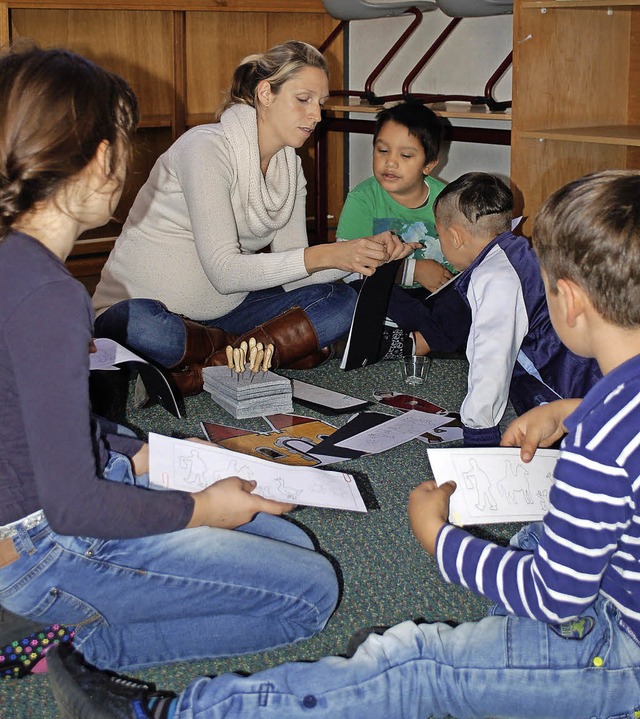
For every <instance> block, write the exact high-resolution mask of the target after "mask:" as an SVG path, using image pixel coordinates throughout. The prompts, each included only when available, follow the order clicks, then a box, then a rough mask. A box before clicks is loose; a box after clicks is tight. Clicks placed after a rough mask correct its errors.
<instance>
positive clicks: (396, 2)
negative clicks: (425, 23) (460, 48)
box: [322, 0, 438, 20]
mask: <svg viewBox="0 0 640 719" xmlns="http://www.w3.org/2000/svg"><path fill="white" fill-rule="evenodd" d="M322 4H323V5H324V9H325V10H326V11H327V12H328V13H329V15H331V17H334V18H336V20H368V19H370V18H376V17H389V16H390V15H402V14H403V13H405V12H406V11H407V10H408V9H409V8H412V7H415V8H417V9H418V10H421V11H422V12H428V11H429V10H436V9H437V7H438V6H437V4H436V2H435V0H416V2H407V0H322Z"/></svg>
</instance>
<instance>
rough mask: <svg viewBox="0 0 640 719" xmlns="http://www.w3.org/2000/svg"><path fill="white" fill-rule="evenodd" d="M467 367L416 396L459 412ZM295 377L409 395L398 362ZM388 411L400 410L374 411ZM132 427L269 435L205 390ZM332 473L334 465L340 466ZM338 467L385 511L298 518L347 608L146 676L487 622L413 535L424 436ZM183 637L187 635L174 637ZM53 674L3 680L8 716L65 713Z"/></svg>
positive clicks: (217, 669) (206, 670) (478, 603)
mask: <svg viewBox="0 0 640 719" xmlns="http://www.w3.org/2000/svg"><path fill="white" fill-rule="evenodd" d="M466 373H467V364H466V361H464V360H460V359H434V360H433V366H432V370H431V375H430V378H429V382H428V384H427V385H426V386H425V387H423V388H418V389H417V390H412V392H413V393H414V394H416V395H418V396H421V397H424V398H426V399H428V400H430V401H431V402H434V403H436V404H439V405H441V406H443V407H446V408H447V409H450V410H457V409H459V407H460V403H461V402H462V399H463V398H464V395H465V392H466ZM284 374H286V375H287V376H289V377H298V378H300V379H304V380H305V381H308V382H311V383H314V384H318V385H323V386H326V387H330V388H332V389H336V390H338V391H341V392H344V393H347V394H351V395H355V396H357V397H362V398H364V399H372V394H373V392H374V391H376V390H396V391H406V390H405V386H404V385H403V383H402V380H401V377H400V367H399V363H396V362H383V363H379V364H377V365H374V366H372V367H367V368H363V369H359V370H354V371H350V372H342V371H341V370H340V369H339V365H338V362H337V361H336V360H334V361H331V362H329V363H328V364H326V365H324V366H322V367H319V368H317V369H315V370H310V371H306V372H294V371H287V372H284ZM371 409H381V410H383V411H386V412H388V413H390V414H395V413H396V412H395V410H391V409H389V408H383V407H382V406H380V405H375V404H374V405H372V407H371ZM294 411H295V412H297V413H299V414H304V415H307V416H313V417H322V418H324V419H326V420H328V421H329V422H331V423H333V424H336V425H340V424H343V423H344V422H346V420H347V416H344V415H336V416H333V417H326V416H323V415H321V414H319V413H317V412H314V411H312V410H310V409H307V408H305V407H302V406H300V405H297V404H295V403H294ZM127 418H128V420H129V423H130V426H132V427H134V428H136V429H137V430H138V431H140V432H141V433H142V434H144V433H146V432H149V431H156V432H160V433H164V434H172V433H176V434H180V435H182V436H201V432H200V427H199V422H200V421H202V420H210V421H213V422H223V423H225V424H230V425H235V426H242V427H247V428H251V429H255V430H262V431H265V430H267V429H268V427H267V425H266V424H265V423H264V421H263V420H261V419H260V418H256V419H251V420H234V419H233V418H232V417H231V416H230V415H228V414H227V413H226V412H224V411H223V410H222V409H220V408H219V407H218V406H217V405H216V404H214V402H213V401H212V399H211V398H210V396H209V395H208V394H206V393H203V394H201V395H199V396H198V397H192V398H188V399H187V400H186V417H185V418H183V419H181V420H178V419H176V418H174V417H173V416H171V415H170V414H168V413H167V412H165V411H164V410H163V409H161V408H160V407H152V408H149V409H143V410H134V409H133V408H132V407H131V405H130V404H129V406H128V409H127ZM332 468H333V467H332ZM335 468H336V469H338V468H339V469H340V470H344V471H348V472H351V473H354V474H357V475H363V476H365V477H366V478H367V479H368V482H369V483H370V485H371V488H372V490H373V492H374V494H375V498H376V500H377V502H378V504H379V509H375V510H371V511H369V512H368V513H367V514H358V513H354V512H341V511H335V510H326V509H315V508H303V509H298V510H296V511H295V512H293V513H292V515H291V516H292V518H293V519H294V520H295V521H297V522H299V523H301V524H302V525H303V526H305V527H306V528H307V529H308V530H310V531H311V532H312V533H313V534H314V535H315V536H316V538H317V539H318V541H319V544H320V546H321V548H322V549H323V551H324V552H326V553H327V554H328V555H329V556H331V557H332V558H333V559H334V560H335V562H336V563H337V564H338V565H339V567H340V571H341V574H342V579H343V582H344V591H343V594H342V598H341V601H340V604H339V606H338V608H337V610H336V612H335V614H334V616H333V617H332V618H331V619H330V620H329V623H328V625H327V627H326V628H325V630H324V631H323V632H321V633H320V634H319V635H318V636H316V637H314V638H312V639H309V640H307V641H305V642H302V643H300V644H296V645H293V646H290V647H286V648H283V649H279V650H274V651H270V652H264V653H262V654H258V655H250V656H243V657H233V658H227V659H215V660H213V659H212V660H207V661H198V662H190V663H181V664H172V665H167V666H164V667H159V668H156V669H153V670H147V671H145V672H142V673H140V676H141V677H143V678H145V679H147V680H151V681H154V682H156V683H157V684H158V685H159V686H160V687H162V688H166V689H173V690H180V689H181V688H182V687H184V685H185V684H186V683H187V682H188V681H189V680H190V679H191V678H193V677H195V676H197V675H199V674H208V675H211V674H219V673H221V672H225V671H233V670H238V671H243V672H254V671H257V670H260V669H263V668H266V667H269V666H272V665H274V664H276V663H280V662H282V661H286V660H292V659H302V660H311V659H316V658H319V657H321V656H323V655H326V654H332V653H333V654H335V653H341V652H343V651H344V650H345V648H346V643H347V640H348V638H349V636H350V635H351V634H352V632H354V631H355V630H356V629H359V628H361V627H363V626H368V625H371V624H394V623H397V622H399V621H402V620H404V619H415V618H424V619H426V620H442V621H456V622H460V621H467V620H472V619H476V618H479V617H480V616H482V615H483V614H484V612H485V611H486V608H487V603H486V601H485V600H483V599H481V598H479V597H477V596H475V595H473V594H471V593H470V592H469V591H467V590H465V589H462V588H460V587H457V586H451V585H447V584H445V583H444V581H443V580H442V579H441V577H440V574H439V572H438V571H437V567H436V564H435V561H434V560H433V559H432V558H431V557H430V556H428V555H426V554H425V552H424V551H423V550H422V548H421V547H420V546H419V544H418V542H417V541H416V540H415V539H414V538H413V536H412V534H411V531H410V528H409V522H408V519H407V515H406V503H407V497H408V494H409V492H410V490H411V489H412V488H413V487H414V486H415V485H417V484H418V483H420V482H421V481H423V480H425V479H430V478H432V475H431V471H430V468H429V464H428V461H427V451H426V445H425V444H423V443H422V442H420V441H418V440H414V441H412V442H409V443H407V444H404V445H402V446H400V447H398V448H396V449H393V450H391V451H388V452H384V453H382V454H379V455H369V456H367V457H362V458H360V459H358V460H355V461H349V462H342V463H340V464H337V465H335ZM516 528H517V526H516V525H493V526H491V527H485V528H477V530H478V533H480V532H482V533H484V536H490V537H493V538H495V539H496V540H497V541H500V542H506V541H507V540H508V538H509V537H510V536H511V534H513V532H514V531H515V529H516ZM176 641H179V638H176ZM57 716H58V715H57V712H56V710H55V707H54V706H53V705H52V699H51V694H50V692H49V687H48V683H47V679H46V676H34V677H28V678H26V679H22V680H7V681H4V682H3V683H1V684H0V719H31V718H33V719H50V718H53V717H57Z"/></svg>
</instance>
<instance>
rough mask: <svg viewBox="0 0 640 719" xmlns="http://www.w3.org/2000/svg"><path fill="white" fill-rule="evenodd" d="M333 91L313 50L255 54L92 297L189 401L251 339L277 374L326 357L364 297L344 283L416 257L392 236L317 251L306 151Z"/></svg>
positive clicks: (162, 177) (142, 201)
mask: <svg viewBox="0 0 640 719" xmlns="http://www.w3.org/2000/svg"><path fill="white" fill-rule="evenodd" d="M328 94H329V86H328V75H327V65H326V61H325V59H324V57H323V56H322V55H321V54H320V53H319V52H318V50H316V49H315V48H314V47H312V46H311V45H308V44H306V43H303V42H298V41H291V42H286V43H284V44H282V45H278V46H276V47H274V48H271V49H270V50H268V51H267V52H265V53H262V54H257V55H250V56H248V57H246V58H245V59H244V60H243V61H242V62H241V63H240V64H239V65H238V67H237V68H236V70H235V72H234V76H233V81H232V83H231V87H230V90H229V93H228V98H227V99H226V101H225V102H224V104H223V105H222V107H221V108H220V110H219V112H218V114H217V115H216V119H217V120H218V121H217V122H215V123H213V124H206V125H199V126H197V127H194V128H192V129H191V130H189V131H188V132H186V133H185V134H184V135H182V136H181V137H180V138H178V140H177V141H176V142H175V143H174V144H173V145H172V147H170V148H169V150H168V151H167V152H165V153H164V154H163V155H162V156H161V157H160V158H159V159H158V160H157V162H156V164H155V166H154V168H153V170H152V171H151V174H150V176H149V179H148V180H147V182H146V184H145V185H144V186H143V187H142V188H141V190H140V192H139V194H138V196H137V198H136V200H135V202H134V204H133V207H132V208H131V211H130V213H129V217H128V219H127V221H126V224H125V226H124V228H123V230H122V233H121V235H120V237H119V238H118V240H117V242H116V244H115V247H114V249H113V251H112V252H111V255H110V257H109V259H108V261H107V263H106V265H105V267H104V269H103V272H102V278H101V281H100V283H99V284H98V287H97V289H96V292H95V295H94V307H95V309H96V312H97V313H98V319H97V323H96V332H97V334H98V335H100V336H107V337H111V338H113V339H115V340H117V341H118V342H121V343H122V344H124V345H126V346H128V347H129V348H130V349H132V350H133V351H134V352H137V353H138V354H141V355H143V356H145V357H146V358H147V359H150V360H152V361H155V362H157V363H159V364H161V365H163V366H164V367H167V368H169V369H170V370H171V371H172V374H173V376H174V379H175V380H176V382H177V384H178V387H179V389H181V391H182V392H183V394H185V395H188V394H194V393H197V392H199V391H200V390H201V389H202V367H203V366H207V365H216V364H225V363H226V361H227V360H226V356H225V353H224V347H225V346H226V345H227V344H230V343H234V344H236V345H239V343H240V342H241V341H242V340H243V339H245V338H246V337H248V336H249V335H252V336H255V337H256V339H257V340H261V341H263V342H264V343H267V342H270V343H272V344H274V346H275V354H274V357H273V366H275V367H294V368H304V367H313V366H315V365H316V364H318V363H320V362H322V361H323V360H325V359H327V357H329V356H330V354H331V352H330V348H331V345H332V344H333V343H334V342H336V341H337V340H339V339H340V338H341V337H343V336H344V335H345V334H346V333H347V331H348V329H349V326H350V322H351V317H352V314H353V309H354V306H355V299H356V294H355V291H354V290H353V289H352V288H350V287H348V286H347V285H345V284H344V283H342V282H339V281H338V280H340V279H341V278H342V277H344V276H346V275H347V274H348V273H351V272H359V273H361V274H363V275H371V274H373V272H375V270H376V268H377V267H379V266H380V265H381V264H383V263H385V262H388V261H390V260H394V259H398V258H400V257H404V256H405V255H406V254H408V253H409V252H410V251H411V249H412V248H411V247H410V246H408V245H403V244H402V243H401V242H400V241H399V240H398V239H397V238H395V237H394V236H392V235H391V234H390V233H388V232H387V233H383V234H381V235H377V236H374V237H370V238H361V239H357V240H352V241H350V242H340V243H331V244H319V245H314V246H309V244H308V241H307V232H306V219H305V199H306V181H305V178H304V174H303V171H302V166H301V162H300V158H299V157H298V156H297V155H296V152H295V150H296V148H299V147H301V146H302V145H304V143H305V142H306V141H307V140H308V139H309V137H310V136H311V134H312V133H313V130H314V128H315V126H316V124H317V123H318V122H319V121H320V119H321V109H322V104H323V102H324V101H325V99H326V98H327V96H328Z"/></svg>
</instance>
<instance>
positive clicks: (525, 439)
mask: <svg viewBox="0 0 640 719" xmlns="http://www.w3.org/2000/svg"><path fill="white" fill-rule="evenodd" d="M580 401H581V400H579V399H559V400H557V401H556V402H549V404H542V405H540V406H539V407H534V408H533V409H530V410H529V411H528V412H525V413H524V414H523V415H521V416H520V417H517V418H516V419H514V420H513V422H511V424H510V425H509V426H508V427H507V429H506V430H505V432H504V434H503V435H502V439H501V440H500V445H501V446H502V447H520V448H521V449H520V458H521V459H522V461H523V462H530V461H531V460H532V459H533V455H534V454H535V453H536V449H537V448H538V447H550V446H551V445H552V444H553V443H554V442H557V441H558V440H559V439H560V438H561V437H562V436H563V435H564V434H566V431H567V430H566V429H565V426H564V424H563V422H564V420H565V419H566V418H567V417H568V416H569V415H570V414H571V413H572V412H573V411H574V410H575V409H576V407H577V406H578V405H579V404H580Z"/></svg>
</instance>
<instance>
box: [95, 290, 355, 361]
mask: <svg viewBox="0 0 640 719" xmlns="http://www.w3.org/2000/svg"><path fill="white" fill-rule="evenodd" d="M356 297H357V295H356V292H355V290H354V289H352V288H351V287H349V285H346V284H344V283H341V282H333V283H325V284H318V285H306V286H304V287H300V288H298V289H295V290H291V291H290V292H285V291H284V290H283V289H282V287H274V288H272V289H268V290H258V291H256V292H249V293H248V294H247V296H246V297H245V299H244V300H243V301H242V302H241V303H240V304H239V305H238V306H237V307H236V308H235V309H233V310H232V311H231V312H229V313H228V314H226V315H223V316H222V317H218V318H216V319H213V320H209V321H204V320H202V324H205V325H209V326H210V327H220V328H222V329H224V330H226V331H227V332H230V333H233V334H242V333H244V332H248V331H249V330H251V329H253V328H254V327H256V325H259V324H262V323H263V322H267V321H268V320H270V319H273V318H274V317H276V316H277V315H279V314H282V313H283V312H286V311H287V310H289V309H291V308H292V307H293V306H294V305H297V306H298V307H301V308H302V309H303V310H304V311H305V312H306V314H307V316H308V317H309V320H310V321H311V323H312V324H313V326H314V328H315V331H316V334H317V336H318V343H319V346H320V347H327V346H328V345H330V344H331V343H332V342H335V341H336V340H338V339H340V338H341V337H343V336H344V335H346V334H347V332H348V331H349V327H350V326H351V318H352V316H353V311H354V308H355V303H356ZM95 336H96V337H109V338H111V339H113V340H115V341H116V342H119V343H120V344H122V345H125V346H126V347H128V348H129V349H131V350H132V351H133V352H135V353H137V354H139V355H141V356H143V357H144V358H146V359H149V360H152V361H154V362H157V363H158V364H161V365H163V366H164V367H174V366H175V365H176V364H177V363H178V362H179V361H180V359H181V358H182V356H183V354H184V348H185V340H186V335H185V329H184V325H183V323H182V320H181V319H180V317H179V316H178V315H176V314H174V313H173V312H170V311H169V310H168V309H167V308H166V306H165V305H163V304H162V302H159V301H158V300H152V299H131V300H122V302H118V303H117V304H115V305H113V306H112V307H110V308H109V309H108V310H105V311H104V312H103V313H102V314H101V315H100V316H99V317H97V318H96V323H95Z"/></svg>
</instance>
